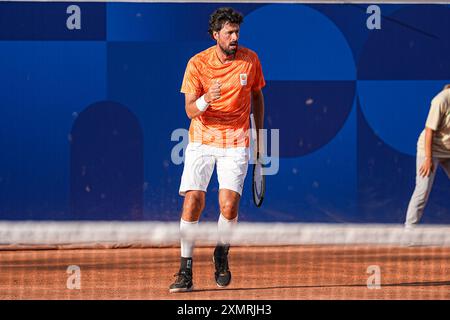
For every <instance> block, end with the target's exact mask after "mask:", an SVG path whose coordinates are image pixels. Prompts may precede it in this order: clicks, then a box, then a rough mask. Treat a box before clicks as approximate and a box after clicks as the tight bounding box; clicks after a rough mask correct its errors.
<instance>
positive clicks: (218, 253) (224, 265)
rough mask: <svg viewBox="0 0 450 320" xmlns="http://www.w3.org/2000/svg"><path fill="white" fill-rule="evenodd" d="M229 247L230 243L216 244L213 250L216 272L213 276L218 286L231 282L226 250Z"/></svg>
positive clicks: (224, 285)
mask: <svg viewBox="0 0 450 320" xmlns="http://www.w3.org/2000/svg"><path fill="white" fill-rule="evenodd" d="M229 249H230V245H220V244H218V245H217V246H216V249H215V250H214V256H213V261H214V266H215V268H216V272H215V273H214V276H215V278H216V283H217V285H218V286H219V287H226V286H228V285H229V284H230V282H231V272H230V269H229V268H228V250H229Z"/></svg>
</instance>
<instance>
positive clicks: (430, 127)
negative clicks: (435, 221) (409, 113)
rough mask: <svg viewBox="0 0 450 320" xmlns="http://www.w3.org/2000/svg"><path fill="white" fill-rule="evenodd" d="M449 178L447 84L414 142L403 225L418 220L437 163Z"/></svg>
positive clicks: (449, 102) (449, 99)
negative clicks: (412, 176)
mask: <svg viewBox="0 0 450 320" xmlns="http://www.w3.org/2000/svg"><path fill="white" fill-rule="evenodd" d="M438 165H441V167H442V168H443V169H444V171H445V172H446V173H447V176H448V177H449V178H450V84H448V85H446V86H445V88H444V90H442V91H441V92H440V93H439V94H438V95H437V96H435V97H434V99H433V100H432V101H431V107H430V111H429V113H428V118H427V121H426V124H425V130H423V131H422V133H421V135H420V137H419V140H418V142H417V157H416V166H417V168H416V187H415V189H414V193H413V195H412V197H411V200H410V202H409V206H408V211H407V214H406V221H405V226H406V227H412V226H414V225H416V224H417V223H419V221H420V219H421V218H422V215H423V211H424V209H425V206H426V204H427V201H428V196H429V195H430V192H431V188H432V186H433V181H434V177H435V176H436V169H437V166H438Z"/></svg>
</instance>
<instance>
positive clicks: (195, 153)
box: [169, 144, 215, 292]
mask: <svg viewBox="0 0 450 320" xmlns="http://www.w3.org/2000/svg"><path fill="white" fill-rule="evenodd" d="M214 164H215V158H214V156H212V155H210V154H208V153H207V150H205V148H204V147H203V145H196V144H189V145H188V147H187V149H186V153H185V162H184V170H183V175H182V177H181V184H180V191H179V193H180V195H181V196H184V197H185V198H184V202H183V212H182V214H181V219H180V244H181V248H180V269H179V272H178V273H177V279H176V280H175V282H174V283H173V284H172V285H171V286H170V287H169V291H170V292H184V291H191V290H192V288H193V283H192V267H193V262H192V256H193V251H194V245H195V242H194V240H193V239H192V236H193V234H194V233H195V231H196V229H197V226H198V220H199V218H200V215H201V213H202V211H203V209H204V207H205V198H206V189H207V187H208V184H209V181H210V179H211V175H212V172H213V171H214Z"/></svg>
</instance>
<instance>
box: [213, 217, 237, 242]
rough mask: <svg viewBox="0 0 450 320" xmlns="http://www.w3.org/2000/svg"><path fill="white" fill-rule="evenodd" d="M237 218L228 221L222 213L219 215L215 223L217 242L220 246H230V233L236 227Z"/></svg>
mask: <svg viewBox="0 0 450 320" xmlns="http://www.w3.org/2000/svg"><path fill="white" fill-rule="evenodd" d="M237 222H238V217H237V216H236V218H234V219H232V220H228V219H227V218H225V217H224V216H223V215H222V213H220V216H219V221H218V222H217V230H218V231H219V242H220V243H221V244H230V239H231V231H232V230H233V229H234V227H235V226H236V225H237Z"/></svg>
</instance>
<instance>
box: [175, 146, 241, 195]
mask: <svg viewBox="0 0 450 320" xmlns="http://www.w3.org/2000/svg"><path fill="white" fill-rule="evenodd" d="M248 161H249V149H248V148H245V147H237V148H217V147H212V146H209V145H205V144H201V143H195V142H194V143H189V144H188V146H187V148H186V151H185V154H184V169H183V175H182V177H181V184H180V191H179V193H180V195H181V196H184V195H185V194H186V191H189V190H201V191H205V192H206V190H207V188H208V185H209V181H210V180H211V176H212V173H213V171H214V166H215V165H217V180H218V181H219V189H228V190H232V191H235V192H237V193H239V194H240V195H242V188H243V187H244V180H245V176H246V175H247V168H248Z"/></svg>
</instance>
